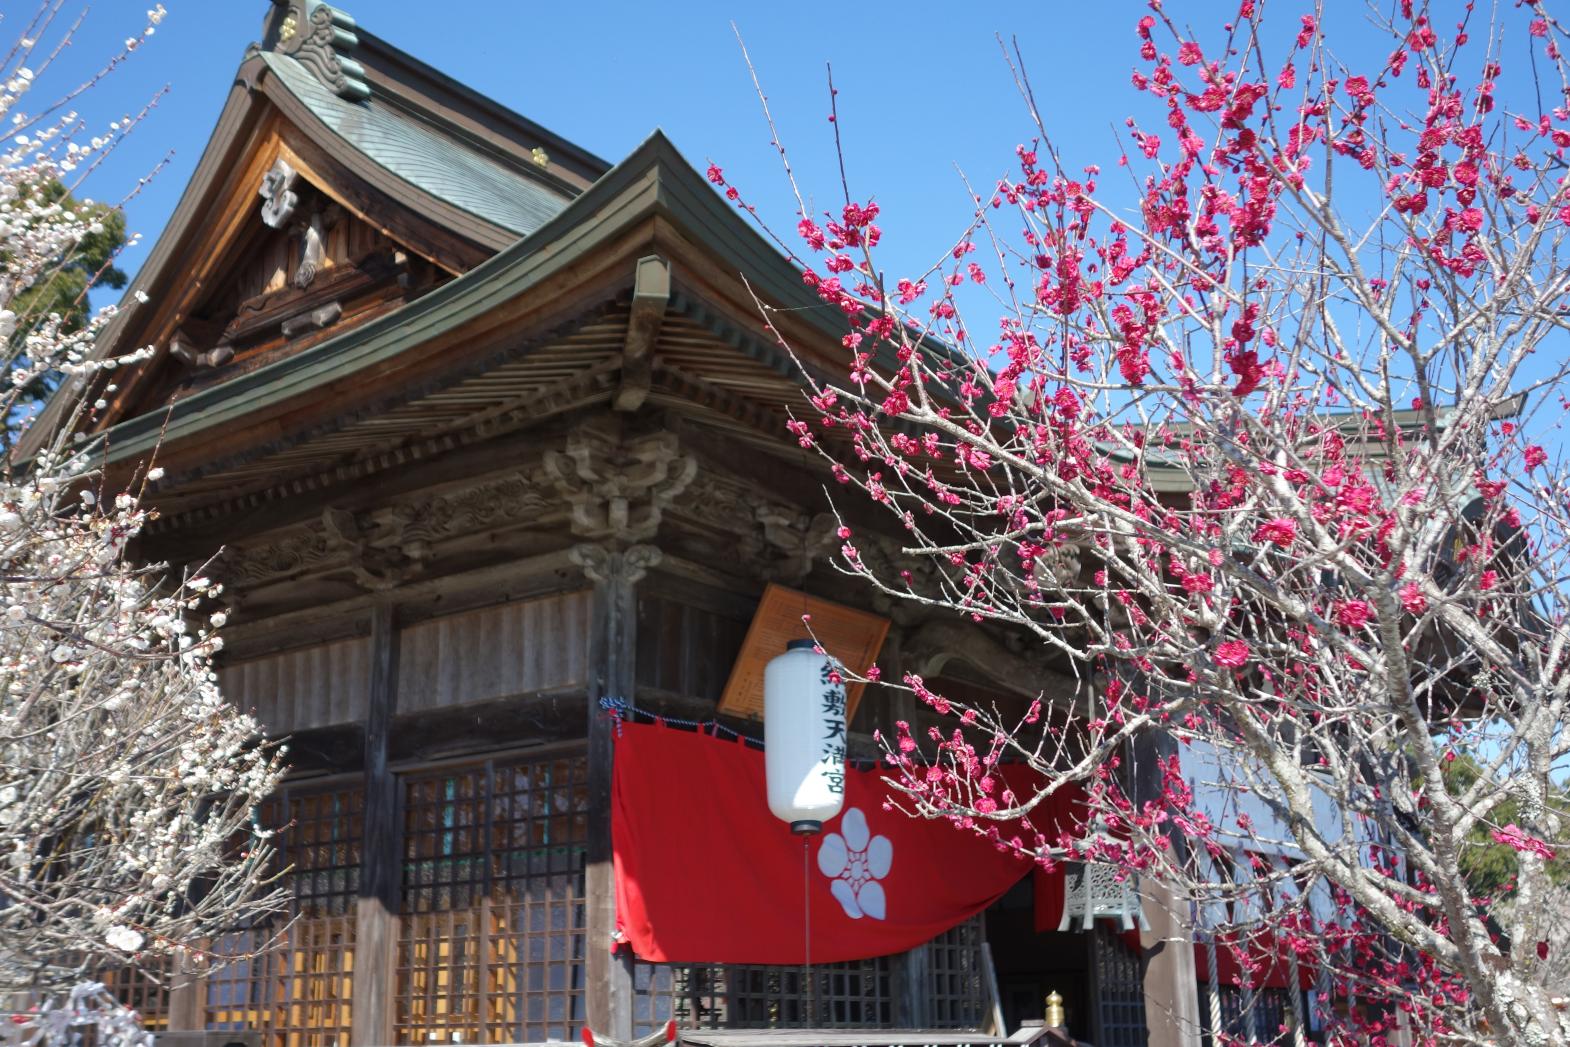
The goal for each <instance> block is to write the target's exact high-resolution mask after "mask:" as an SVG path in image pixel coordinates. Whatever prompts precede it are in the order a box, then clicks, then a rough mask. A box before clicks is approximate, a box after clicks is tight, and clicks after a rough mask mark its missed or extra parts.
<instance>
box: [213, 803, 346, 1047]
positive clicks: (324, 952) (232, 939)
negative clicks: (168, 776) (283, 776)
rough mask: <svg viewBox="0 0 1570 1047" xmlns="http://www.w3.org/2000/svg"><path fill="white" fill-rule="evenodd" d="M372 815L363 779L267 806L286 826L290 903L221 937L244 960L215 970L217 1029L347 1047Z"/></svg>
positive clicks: (267, 1045)
mask: <svg viewBox="0 0 1570 1047" xmlns="http://www.w3.org/2000/svg"><path fill="white" fill-rule="evenodd" d="M284 812H287V814H288V818H287V820H285V819H284V818H283V813H284ZM362 815H363V796H362V794H361V791H360V788H359V787H358V785H356V786H345V787H340V788H336V789H332V788H328V789H323V788H299V789H289V788H286V789H285V790H284V792H283V793H282V795H280V796H279V797H277V798H275V799H274V800H273V801H271V802H270V803H269V804H268V806H267V808H265V809H264V811H263V815H262V822H263V824H266V825H277V824H279V823H280V822H283V823H284V828H283V829H282V831H281V832H280V833H279V835H278V837H277V847H278V855H277V864H278V869H279V871H280V875H281V877H282V880H283V885H284V887H285V889H286V890H287V891H288V893H289V905H288V908H287V910H286V912H284V913H280V914H278V915H276V916H274V917H272V918H270V919H266V920H262V921H258V922H257V923H256V924H254V925H252V926H249V927H243V928H236V929H235V930H234V931H232V932H230V933H228V934H225V935H222V936H220V938H219V939H218V940H217V941H216V942H214V943H213V952H214V953H215V954H216V955H219V956H225V955H227V956H233V957H238V959H236V960H235V961H234V962H233V963H230V964H229V965H227V966H225V967H222V968H220V969H218V970H216V971H214V972H212V973H211V974H209V975H208V977H207V991H206V996H207V998H206V1025H207V1028H209V1029H214V1030H225V1031H237V1030H243V1029H254V1030H257V1031H259V1032H261V1033H262V1034H263V1039H262V1043H263V1047H347V1044H348V1042H349V1025H350V1011H349V1001H350V983H351V981H352V979H353V976H354V932H355V927H354V903H355V895H356V892H357V890H358V887H359V868H360V841H361V836H362Z"/></svg>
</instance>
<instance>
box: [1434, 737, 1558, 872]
mask: <svg viewBox="0 0 1570 1047" xmlns="http://www.w3.org/2000/svg"><path fill="white" fill-rule="evenodd" d="M1482 773H1483V767H1482V765H1481V764H1479V763H1478V761H1477V760H1476V759H1475V758H1473V757H1472V756H1470V755H1459V756H1457V757H1456V758H1455V759H1454V760H1452V761H1450V762H1449V763H1448V764H1446V765H1445V786H1446V788H1447V789H1448V790H1449V791H1450V792H1451V793H1452V794H1459V793H1461V792H1462V791H1463V790H1465V789H1467V788H1469V787H1470V786H1471V785H1472V784H1473V783H1474V782H1476V781H1477V779H1478V777H1479V776H1480V775H1481V774H1482ZM1549 804H1550V806H1551V807H1552V808H1553V809H1554V810H1555V811H1557V812H1558V813H1559V816H1560V817H1561V818H1563V819H1570V782H1562V783H1560V784H1559V786H1558V787H1557V791H1556V792H1555V793H1554V794H1551V796H1550V799H1549ZM1520 822H1521V816H1520V803H1519V801H1517V800H1515V799H1513V798H1512V799H1508V800H1506V801H1505V802H1503V803H1501V804H1500V805H1499V806H1498V807H1496V808H1495V809H1494V812H1493V814H1492V816H1491V819H1490V824H1491V825H1501V826H1503V825H1510V824H1512V823H1514V824H1520ZM1489 829H1490V826H1489V825H1478V826H1474V827H1473V829H1472V832H1471V833H1470V834H1469V836H1468V839H1467V842H1466V845H1465V847H1464V849H1463V850H1462V852H1461V872H1462V874H1463V875H1464V876H1465V877H1466V882H1467V886H1468V887H1469V888H1470V889H1471V891H1472V893H1473V894H1474V895H1479V896H1486V897H1489V898H1494V899H1504V898H1508V897H1509V896H1510V895H1511V894H1513V893H1514V891H1515V879H1516V874H1517V872H1518V871H1519V869H1520V862H1519V859H1518V857H1517V855H1516V852H1515V849H1514V848H1512V847H1510V846H1508V845H1506V844H1502V843H1496V842H1495V841H1494V840H1493V838H1492V837H1491V836H1489ZM1548 875H1549V877H1550V878H1551V879H1552V880H1553V882H1554V883H1556V884H1561V885H1563V884H1570V855H1566V854H1558V855H1556V856H1555V858H1554V860H1553V861H1552V862H1550V863H1549V865H1548Z"/></svg>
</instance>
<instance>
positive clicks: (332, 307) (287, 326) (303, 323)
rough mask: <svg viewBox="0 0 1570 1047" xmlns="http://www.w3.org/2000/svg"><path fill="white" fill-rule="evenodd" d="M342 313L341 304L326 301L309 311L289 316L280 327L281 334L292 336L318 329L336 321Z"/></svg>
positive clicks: (286, 336) (287, 336)
mask: <svg viewBox="0 0 1570 1047" xmlns="http://www.w3.org/2000/svg"><path fill="white" fill-rule="evenodd" d="M342 315H343V305H342V304H341V303H339V302H328V303H327V304H326V305H324V306H321V307H320V308H317V309H312V310H311V311H310V312H308V313H302V314H300V315H298V316H291V317H290V318H289V319H287V320H285V321H284V322H283V327H282V330H283V336H284V337H285V338H293V337H295V336H296V335H302V334H304V333H305V332H307V331H320V330H321V329H322V328H324V327H329V326H331V325H332V324H335V323H337V322H338V318H339V317H340V316H342Z"/></svg>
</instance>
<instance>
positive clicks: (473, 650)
mask: <svg viewBox="0 0 1570 1047" xmlns="http://www.w3.org/2000/svg"><path fill="white" fill-rule="evenodd" d="M588 661H589V594H588V593H587V592H578V593H562V594H559V595H555V596H546V597H540V598H538V599H533V600H518V601H514V602H512V603H505V604H499V605H497V606H495V607H487V608H484V609H482V610H478V611H469V612H467V613H464V614H452V615H447V616H445V617H442V618H434V619H432V620H430V621H426V622H420V623H418V624H416V625H412V626H409V627H407V628H405V629H404V630H403V631H402V633H401V634H400V639H399V647H398V706H397V707H398V712H399V714H400V715H401V714H404V713H411V712H419V711H422V710H427V709H440V708H446V707H449V706H454V705H466V704H469V703H471V702H483V701H486V700H488V699H492V698H505V697H507V696H509V695H515V694H527V693H530V692H533V691H543V690H551V689H556V688H562V687H573V686H578V685H582V684H584V683H585V682H586V681H587V680H588Z"/></svg>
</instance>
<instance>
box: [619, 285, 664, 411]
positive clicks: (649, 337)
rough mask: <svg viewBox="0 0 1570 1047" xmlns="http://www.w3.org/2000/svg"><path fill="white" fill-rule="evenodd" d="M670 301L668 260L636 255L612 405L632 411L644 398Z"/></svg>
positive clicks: (646, 395) (650, 378) (647, 392)
mask: <svg viewBox="0 0 1570 1047" xmlns="http://www.w3.org/2000/svg"><path fill="white" fill-rule="evenodd" d="M670 301H671V267H670V263H669V262H667V261H666V260H665V259H663V258H661V257H659V256H658V255H645V256H644V257H642V258H640V259H638V262H637V267H636V270H635V275H634V276H633V284H632V313H631V314H630V315H629V317H628V319H627V338H626V342H625V343H624V344H623V347H622V354H621V388H620V389H618V390H617V391H616V399H615V401H614V402H613V406H614V407H615V408H616V410H618V411H636V410H637V409H638V408H640V407H642V406H643V401H644V400H646V399H648V396H649V385H650V383H651V382H652V381H653V378H654V346H655V343H656V342H658V341H659V338H660V327H661V326H662V325H663V324H664V323H665V310H666V309H667V308H668V307H669V306H670Z"/></svg>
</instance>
